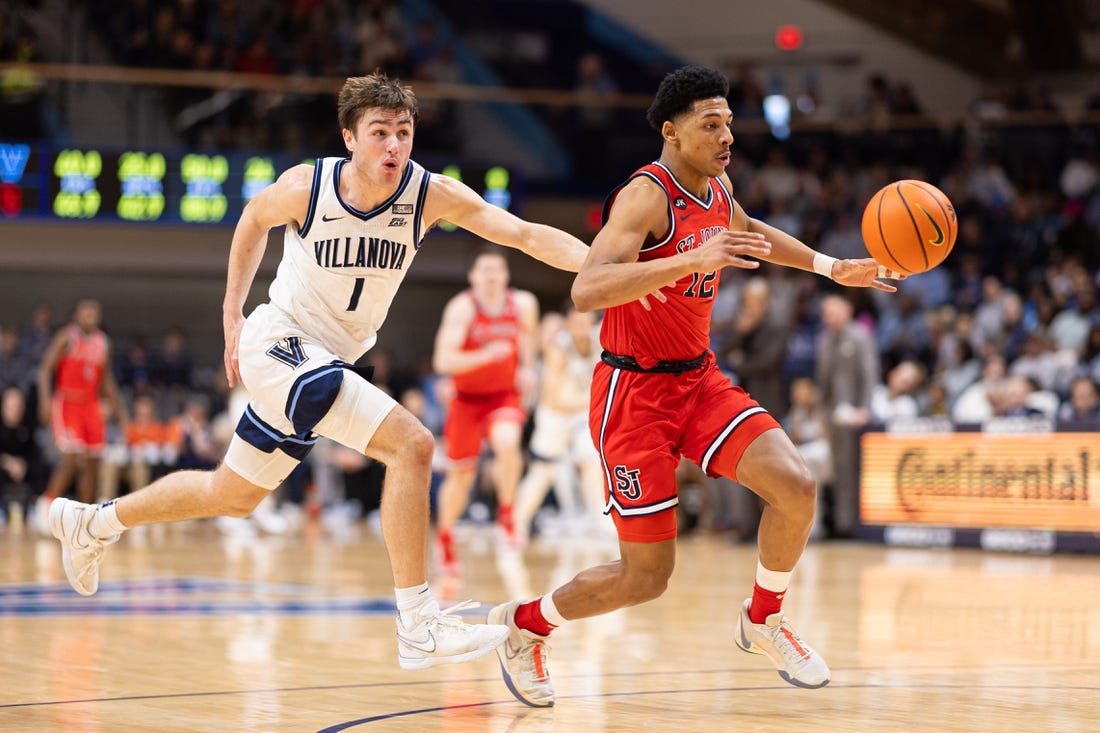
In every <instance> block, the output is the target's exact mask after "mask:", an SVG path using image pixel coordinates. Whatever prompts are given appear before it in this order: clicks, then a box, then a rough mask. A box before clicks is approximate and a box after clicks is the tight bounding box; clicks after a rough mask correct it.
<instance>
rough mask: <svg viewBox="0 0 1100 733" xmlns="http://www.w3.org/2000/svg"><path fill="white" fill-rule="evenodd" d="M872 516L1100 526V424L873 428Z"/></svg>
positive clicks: (867, 514)
mask: <svg viewBox="0 0 1100 733" xmlns="http://www.w3.org/2000/svg"><path fill="white" fill-rule="evenodd" d="M861 448H862V450H861V454H862V458H861V464H862V465H861V467H862V471H861V486H860V520H861V522H862V523H863V524H865V525H897V524H901V525H936V526H941V527H957V528H1010V529H1039V530H1053V531H1057V532H1089V533H1096V532H1100V433H1095V432H1087V433H1086V432H1080V433H1018V434H990V433H921V434H907V433H866V434H864V435H863V437H862V441H861Z"/></svg>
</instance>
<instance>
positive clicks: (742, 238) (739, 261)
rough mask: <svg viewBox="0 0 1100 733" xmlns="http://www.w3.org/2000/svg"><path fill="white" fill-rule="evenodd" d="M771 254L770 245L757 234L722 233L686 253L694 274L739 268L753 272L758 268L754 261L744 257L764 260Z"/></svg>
mask: <svg viewBox="0 0 1100 733" xmlns="http://www.w3.org/2000/svg"><path fill="white" fill-rule="evenodd" d="M771 252H772V245H771V243H770V242H768V240H766V239H765V238H764V235H763V234H761V233H759V232H733V231H729V230H726V231H723V232H719V233H718V234H715V235H714V236H713V237H711V238H710V239H708V240H707V241H706V242H704V243H703V244H702V245H701V246H699V247H696V248H695V249H693V250H691V251H689V252H686V253H685V255H686V256H688V257H691V258H692V260H693V261H692V265H693V269H694V270H695V272H714V271H715V270H721V269H722V268H723V267H740V268H742V269H744V270H753V269H756V268H757V267H760V263H759V262H758V261H756V260H748V259H745V258H746V257H759V258H764V257H767V256H768V255H770V254H771Z"/></svg>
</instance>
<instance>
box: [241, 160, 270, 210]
mask: <svg viewBox="0 0 1100 733" xmlns="http://www.w3.org/2000/svg"><path fill="white" fill-rule="evenodd" d="M274 181H275V164H274V163H272V162H271V158H261V157H259V156H254V157H251V158H249V159H248V160H246V161H245V162H244V183H242V184H241V198H243V199H244V200H245V203H247V202H249V201H251V200H252V199H254V198H256V194H258V193H259V192H260V191H262V190H264V189H265V188H267V187H268V186H270V185H271V184H272V183H273V182H274Z"/></svg>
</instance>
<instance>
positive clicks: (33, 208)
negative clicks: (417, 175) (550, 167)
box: [0, 140, 517, 226]
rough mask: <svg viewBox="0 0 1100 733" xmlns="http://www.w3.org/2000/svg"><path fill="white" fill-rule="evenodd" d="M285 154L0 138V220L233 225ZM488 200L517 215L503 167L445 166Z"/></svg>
mask: <svg viewBox="0 0 1100 733" xmlns="http://www.w3.org/2000/svg"><path fill="white" fill-rule="evenodd" d="M299 163H308V164H311V165H312V164H313V163H314V160H313V159H312V158H310V159H308V160H302V159H301V158H300V157H296V156H293V155H288V154H285V153H271V154H265V153H250V152H230V153H210V152H198V151H187V150H150V149H133V150H124V149H106V148H89V147H83V148H82V147H67V148H57V147H52V146H50V145H38V144H33V143H32V144H27V143H21V142H8V141H4V140H0V222H3V221H5V220H8V221H11V220H17V219H31V218H39V219H42V218H45V219H54V220H68V221H85V222H89V221H94V222H115V223H117V222H134V223H142V224H150V223H161V224H176V225H180V224H206V225H222V226H232V225H234V224H235V223H236V221H237V219H238V218H239V217H240V215H241V212H242V211H243V209H244V206H245V204H247V203H248V202H249V201H250V200H251V199H252V198H254V197H255V196H256V194H258V193H259V192H260V191H262V190H263V189H264V188H265V187H266V186H268V185H270V184H271V183H273V182H274V181H275V179H276V178H277V177H278V176H279V174H281V173H282V172H283V171H284V170H286V169H287V168H290V167H292V166H294V165H297V164H299ZM428 167H429V169H431V170H443V171H444V172H445V174H446V175H450V176H452V177H454V178H458V179H459V180H465V181H466V182H467V184H469V185H470V186H471V187H473V188H474V189H475V190H476V191H478V193H480V194H482V195H483V196H484V197H485V199H486V200H487V201H489V202H490V203H492V204H494V205H495V206H500V207H502V208H505V209H509V210H513V211H514V210H515V209H516V204H517V197H516V192H515V190H514V188H515V184H514V183H513V181H512V179H513V177H514V176H513V175H512V174H511V173H510V171H509V170H507V169H506V168H503V167H501V166H487V165H472V164H469V163H456V162H450V161H444V162H442V163H441V164H440V165H439V166H438V167H436V166H433V165H429V166H428Z"/></svg>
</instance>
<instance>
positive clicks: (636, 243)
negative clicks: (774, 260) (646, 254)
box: [572, 177, 768, 311]
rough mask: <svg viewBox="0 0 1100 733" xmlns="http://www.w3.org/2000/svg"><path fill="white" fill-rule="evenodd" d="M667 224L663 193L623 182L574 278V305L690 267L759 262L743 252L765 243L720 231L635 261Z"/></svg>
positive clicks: (656, 286) (662, 281)
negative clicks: (670, 254) (690, 245)
mask: <svg viewBox="0 0 1100 733" xmlns="http://www.w3.org/2000/svg"><path fill="white" fill-rule="evenodd" d="M668 227H669V221H668V202H667V200H666V195H665V192H664V191H663V190H662V189H661V188H660V187H658V186H657V185H656V184H654V183H653V182H652V181H650V180H649V179H647V178H641V177H639V178H635V179H634V180H633V181H631V182H630V183H628V184H627V185H626V186H625V187H624V188H623V189H622V191H620V192H619V194H618V196H616V197H615V202H614V204H612V207H611V213H610V215H609V216H608V219H607V223H606V224H604V226H603V228H602V229H601V230H600V232H599V234H597V235H596V238H595V239H594V240H593V241H592V248H591V250H590V251H589V253H588V258H587V259H586V260H585V262H584V266H583V267H581V271H580V272H579V273H577V279H576V280H574V281H573V289H572V295H573V302H574V303H575V304H576V306H577V308H578V309H579V310H582V311H590V310H597V309H599V308H609V307H611V306H616V305H622V304H623V303H629V302H630V301H632V300H639V299H641V298H643V297H645V296H646V295H649V294H651V293H655V292H656V291H659V290H660V289H661V288H663V287H666V286H668V285H671V284H673V283H675V282H676V281H677V280H679V279H680V278H682V277H684V276H686V275H690V274H691V273H694V272H713V271H714V270H720V269H721V268H723V267H729V266H732V267H744V268H754V267H758V266H759V263H757V262H754V261H751V260H746V259H744V256H745V255H749V256H757V257H759V256H763V255H765V254H767V252H768V249H767V243H766V242H764V238H763V237H762V236H760V235H758V234H750V233H748V232H743V231H742V232H723V233H722V234H721V235H718V236H715V237H712V238H711V239H710V240H708V241H707V242H706V243H705V244H703V245H702V246H699V247H696V248H694V249H691V250H688V251H686V252H682V253H680V254H678V255H675V256H673V257H662V258H658V259H655V260H650V261H648V262H638V253H639V252H640V251H641V249H642V246H643V245H644V244H645V243H646V242H647V241H657V240H659V239H660V238H661V237H663V236H665V235H666V233H667V232H668Z"/></svg>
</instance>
